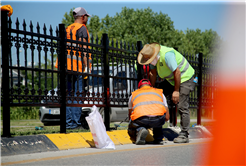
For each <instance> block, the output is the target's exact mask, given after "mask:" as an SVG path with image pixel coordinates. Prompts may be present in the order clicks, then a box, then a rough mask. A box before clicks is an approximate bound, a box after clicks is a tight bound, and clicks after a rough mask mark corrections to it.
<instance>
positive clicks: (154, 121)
mask: <svg viewBox="0 0 246 166" xmlns="http://www.w3.org/2000/svg"><path fill="white" fill-rule="evenodd" d="M165 118H166V114H164V115H163V116H154V117H149V116H142V117H140V118H137V119H135V120H134V121H130V122H129V125H128V135H129V136H130V138H131V140H132V141H133V142H135V141H136V135H137V133H138V132H139V131H140V130H141V128H143V127H144V128H146V129H149V128H153V137H154V140H155V141H161V140H162V139H163V132H162V126H163V125H164V124H165Z"/></svg>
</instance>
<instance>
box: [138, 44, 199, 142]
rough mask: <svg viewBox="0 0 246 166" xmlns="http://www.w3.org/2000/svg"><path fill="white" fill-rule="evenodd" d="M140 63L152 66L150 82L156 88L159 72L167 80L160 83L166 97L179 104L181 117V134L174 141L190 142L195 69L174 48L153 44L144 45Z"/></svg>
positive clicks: (139, 55)
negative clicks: (190, 101) (191, 103)
mask: <svg viewBox="0 0 246 166" xmlns="http://www.w3.org/2000/svg"><path fill="white" fill-rule="evenodd" d="M138 63H139V64H141V65H147V64H150V82H151V84H152V86H155V82H156V77H157V72H158V75H159V77H160V78H165V79H166V80H165V81H163V82H161V83H160V86H159V88H161V89H163V93H164V95H165V96H168V95H172V101H173V103H174V104H177V106H178V110H179V114H180V116H181V123H180V124H181V132H180V133H179V136H178V137H177V138H175V139H174V140H173V141H174V142H175V143H188V142H189V138H188V136H189V132H188V131H189V127H190V111H189V93H190V92H191V91H193V90H194V88H195V83H194V82H193V80H194V77H193V75H194V73H195V71H194V69H193V68H192V66H191V65H190V64H189V63H188V61H187V60H186V59H185V58H184V57H183V55H181V54H180V53H179V52H178V51H176V50H175V49H173V48H170V47H166V46H163V45H160V44H158V43H151V44H146V45H144V47H143V49H142V50H141V51H140V53H139V54H138Z"/></svg>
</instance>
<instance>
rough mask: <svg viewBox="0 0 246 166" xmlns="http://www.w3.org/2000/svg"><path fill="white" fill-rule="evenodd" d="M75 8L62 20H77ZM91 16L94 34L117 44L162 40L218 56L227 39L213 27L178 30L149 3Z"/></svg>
mask: <svg viewBox="0 0 246 166" xmlns="http://www.w3.org/2000/svg"><path fill="white" fill-rule="evenodd" d="M72 10H73V9H71V10H70V13H69V14H67V13H65V15H64V18H63V20H62V23H64V24H65V25H66V26H68V25H69V24H72V23H73V20H74V19H73V15H72ZM89 19H90V20H89V22H88V24H87V27H88V30H89V32H90V34H91V36H92V35H93V36H98V38H99V40H100V38H101V36H102V34H103V33H107V34H108V36H109V38H110V41H111V38H113V41H114V46H115V43H116V41H119V42H120V41H125V42H126V43H130V45H131V44H132V43H134V44H136V43H137V41H142V43H143V45H144V44H146V43H152V42H158V43H160V44H162V45H165V46H169V47H175V48H178V50H179V51H180V52H182V53H186V54H190V55H195V54H198V53H203V55H204V56H215V55H216V54H218V51H220V49H221V48H220V44H221V43H222V42H223V40H222V39H221V37H220V36H219V35H218V34H217V32H215V31H213V30H212V29H210V30H205V32H202V31H201V30H200V29H196V30H192V29H187V30H186V31H185V32H183V31H179V30H176V29H175V28H174V25H173V21H172V20H171V18H170V17H169V16H168V15H167V14H164V13H162V12H159V13H156V12H153V11H152V9H151V8H149V7H148V8H146V9H136V10H134V9H131V8H127V7H123V8H122V11H121V12H120V13H116V14H115V16H113V17H110V16H109V15H106V16H105V17H104V18H101V19H100V18H99V17H98V16H96V15H92V16H91V17H89ZM94 39H95V37H94Z"/></svg>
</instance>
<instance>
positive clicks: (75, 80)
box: [55, 7, 91, 129]
mask: <svg viewBox="0 0 246 166" xmlns="http://www.w3.org/2000/svg"><path fill="white" fill-rule="evenodd" d="M73 16H74V23H72V24H71V25H69V26H68V27H67V28H66V34H67V35H66V36H67V39H70V40H71V39H72V40H77V41H83V42H85V43H90V36H89V32H88V30H87V27H86V24H87V21H88V17H89V16H91V15H89V14H88V13H87V11H86V10H85V9H84V8H82V7H77V8H75V9H74V10H73ZM67 45H68V46H71V45H72V48H73V47H74V48H73V49H72V50H71V49H67V70H68V71H73V72H79V73H87V72H89V70H90V68H91V58H90V54H89V59H87V52H86V51H84V52H82V51H80V50H77V51H76V47H77V46H78V47H83V48H84V49H87V46H86V45H83V46H82V45H81V44H75V43H70V42H68V43H67ZM88 48H89V47H88ZM87 62H89V64H87ZM58 63H59V62H58V59H57V60H56V65H55V67H56V68H58ZM88 68H89V70H88ZM87 78H88V77H87V76H85V77H84V78H82V75H80V74H68V75H67V90H68V92H69V96H74V97H77V92H79V93H80V94H81V93H82V91H83V89H85V88H84V87H86V86H87V82H88V81H87ZM72 88H73V89H72ZM87 90H88V88H87ZM71 92H74V94H71ZM79 96H80V97H81V95H79ZM68 103H69V104H71V103H72V101H71V100H69V101H68ZM73 103H74V104H77V101H73ZM82 103H83V101H79V104H82ZM80 117H81V107H66V128H67V129H82V127H81V122H80Z"/></svg>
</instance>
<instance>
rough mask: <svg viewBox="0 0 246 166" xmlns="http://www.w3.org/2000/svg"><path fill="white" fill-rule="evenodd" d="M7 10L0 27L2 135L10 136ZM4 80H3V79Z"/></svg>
mask: <svg viewBox="0 0 246 166" xmlns="http://www.w3.org/2000/svg"><path fill="white" fill-rule="evenodd" d="M7 14H8V12H7V11H3V12H1V26H2V27H1V28H2V33H1V34H2V39H1V40H2V42H1V43H2V74H3V75H2V89H3V102H2V103H3V135H2V137H11V134H10V100H9V56H11V55H10V47H9V38H8V35H9V30H8V29H9V28H10V27H8V16H7ZM3 80H4V81H3Z"/></svg>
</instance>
